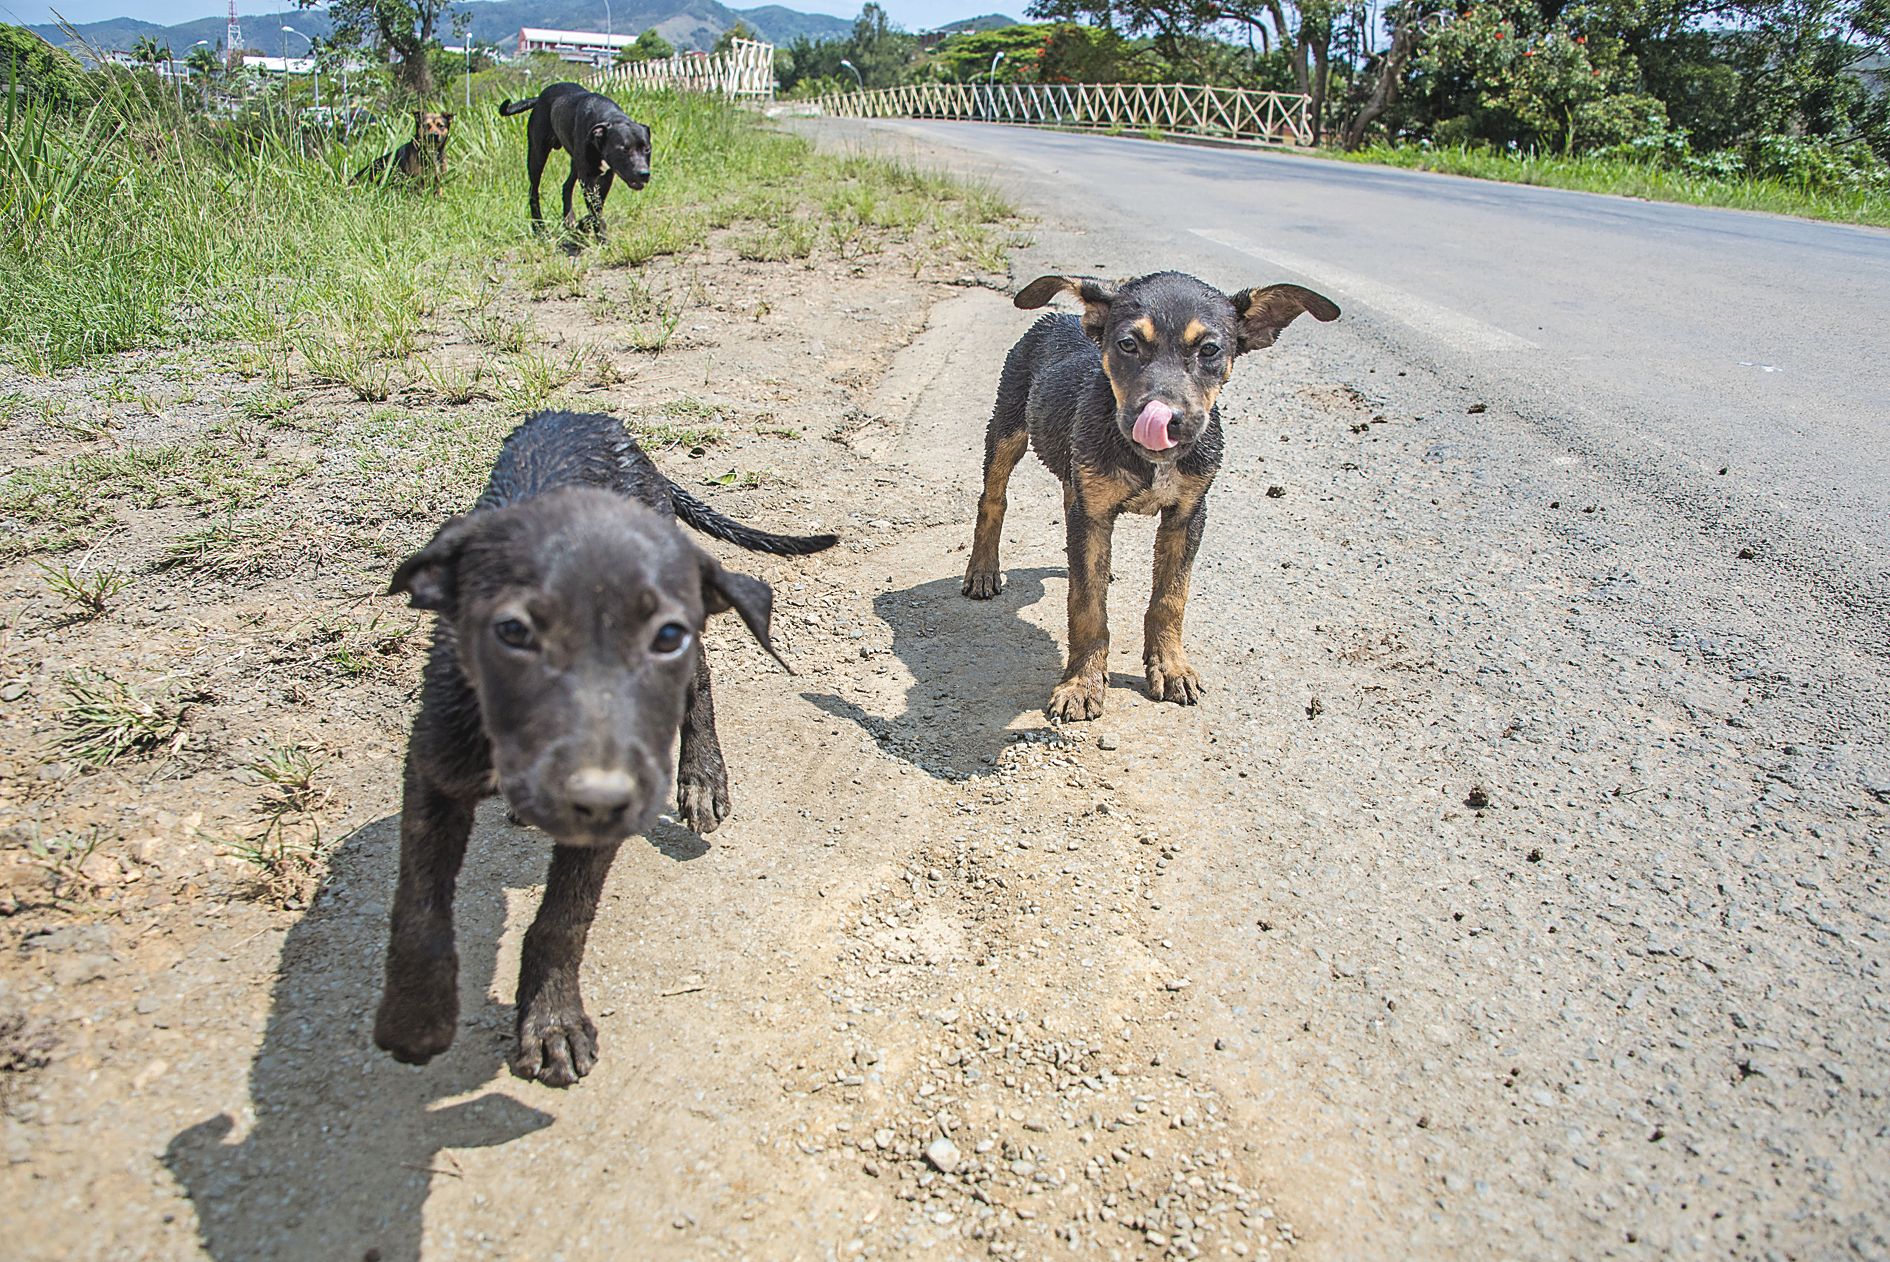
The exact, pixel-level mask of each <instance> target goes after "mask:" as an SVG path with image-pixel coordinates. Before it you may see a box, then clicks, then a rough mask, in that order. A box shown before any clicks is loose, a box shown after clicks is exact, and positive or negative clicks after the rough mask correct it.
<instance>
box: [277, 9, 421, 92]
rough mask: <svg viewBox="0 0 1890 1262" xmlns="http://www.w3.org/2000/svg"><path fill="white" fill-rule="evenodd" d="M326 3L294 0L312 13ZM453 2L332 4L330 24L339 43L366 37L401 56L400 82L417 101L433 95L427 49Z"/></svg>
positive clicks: (329, 16) (329, 14)
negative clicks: (436, 28) (375, 40)
mask: <svg viewBox="0 0 1890 1262" xmlns="http://www.w3.org/2000/svg"><path fill="white" fill-rule="evenodd" d="M321 3H323V0H295V7H296V8H298V9H312V8H315V7H316V6H317V5H319V4H321ZM450 3H451V0H333V3H330V4H328V7H327V12H328V20H329V21H330V22H331V23H332V24H333V26H334V28H335V35H336V36H337V37H338V38H337V40H336V42H337V43H344V44H345V43H349V42H358V41H360V40H361V39H362V38H363V37H364V36H372V37H375V38H377V39H378V40H379V41H380V44H381V46H382V47H383V48H386V49H388V50H389V51H390V52H393V53H397V54H398V55H399V56H400V82H401V84H402V85H403V86H404V87H405V88H406V89H407V90H408V91H409V92H411V93H412V94H413V95H414V96H416V97H427V96H431V95H432V94H433V69H432V66H431V65H430V64H429V62H428V59H427V47H428V45H430V44H432V43H433V42H434V38H433V30H434V28H435V27H436V26H438V25H439V22H440V17H441V15H442V14H444V13H445V12H446V9H447V6H448V5H449V4H450Z"/></svg>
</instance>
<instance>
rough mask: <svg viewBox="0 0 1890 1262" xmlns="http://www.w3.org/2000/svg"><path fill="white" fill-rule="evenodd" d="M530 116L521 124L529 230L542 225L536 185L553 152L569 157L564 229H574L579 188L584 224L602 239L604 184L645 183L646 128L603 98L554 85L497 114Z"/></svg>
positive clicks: (576, 86)
mask: <svg viewBox="0 0 1890 1262" xmlns="http://www.w3.org/2000/svg"><path fill="white" fill-rule="evenodd" d="M526 110H530V111H531V112H532V116H531V118H530V119H529V120H528V121H527V122H526V124H525V145H526V152H525V171H526V174H527V175H528V176H530V178H531V182H532V195H531V205H532V227H533V228H540V227H543V226H544V222H545V213H544V211H543V210H542V209H541V208H540V206H539V203H538V181H539V179H540V178H541V177H542V176H543V175H544V173H545V163H546V161H547V160H549V159H550V157H551V151H552V150H553V149H562V150H564V151H565V152H566V153H568V154H570V155H571V175H570V177H569V178H568V179H566V180H565V182H564V230H565V231H566V232H572V231H575V230H576V229H577V228H578V227H579V225H578V223H577V222H576V221H575V220H574V219H573V218H572V216H571V188H572V186H573V185H575V184H578V183H580V182H581V183H582V184H583V185H584V204H585V205H586V206H588V207H590V212H591V213H590V214H588V215H586V216H585V217H584V225H583V226H585V227H587V228H588V229H589V230H590V231H591V232H592V233H593V234H594V235H595V236H596V237H597V239H598V240H599V241H602V240H603V239H604V199H605V198H606V197H608V196H610V182H611V179H612V178H613V177H615V176H622V177H623V182H624V183H626V184H628V185H629V186H630V187H631V188H642V187H643V186H644V185H645V184H648V183H649V182H650V129H649V128H647V127H645V126H644V125H643V124H642V123H639V122H637V121H636V120H635V119H633V118H631V117H630V116H629V115H628V114H626V113H624V112H623V107H621V106H620V105H618V104H617V103H616V102H615V101H613V100H611V99H610V98H609V97H607V96H603V95H601V94H599V93H596V92H592V91H591V90H589V89H588V88H586V87H584V86H583V85H581V84H576V83H554V84H552V85H551V86H550V87H548V88H546V89H545V90H544V91H543V92H540V93H539V94H538V95H537V96H534V97H531V98H529V99H527V100H523V101H506V102H504V103H503V104H501V105H500V106H499V113H501V114H508V115H509V114H523V113H524V112H525V111H526Z"/></svg>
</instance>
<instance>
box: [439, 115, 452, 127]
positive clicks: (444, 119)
mask: <svg viewBox="0 0 1890 1262" xmlns="http://www.w3.org/2000/svg"><path fill="white" fill-rule="evenodd" d="M440 121H442V122H444V123H445V124H446V125H447V126H448V127H451V126H452V125H453V116H452V115H451V114H442V115H440Z"/></svg>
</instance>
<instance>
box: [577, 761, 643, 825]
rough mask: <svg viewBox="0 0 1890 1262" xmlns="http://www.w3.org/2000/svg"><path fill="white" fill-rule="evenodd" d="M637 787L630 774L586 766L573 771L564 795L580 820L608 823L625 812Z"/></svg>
mask: <svg viewBox="0 0 1890 1262" xmlns="http://www.w3.org/2000/svg"><path fill="white" fill-rule="evenodd" d="M636 788H637V782H636V781H635V780H633V779H631V777H630V773H629V772H626V771H605V770H603V769H602V768H600V767H586V768H585V769H584V770H582V771H574V772H572V773H571V776H570V778H569V779H567V780H566V781H565V782H564V796H565V800H566V801H568V802H570V803H571V809H572V810H574V811H576V812H577V814H578V815H579V817H580V818H583V819H586V820H590V821H592V822H593V823H609V822H610V821H612V820H614V819H616V818H617V817H618V816H620V815H622V814H623V813H624V810H625V809H626V808H627V807H628V806H629V805H630V799H631V797H632V796H634V795H635V793H636Z"/></svg>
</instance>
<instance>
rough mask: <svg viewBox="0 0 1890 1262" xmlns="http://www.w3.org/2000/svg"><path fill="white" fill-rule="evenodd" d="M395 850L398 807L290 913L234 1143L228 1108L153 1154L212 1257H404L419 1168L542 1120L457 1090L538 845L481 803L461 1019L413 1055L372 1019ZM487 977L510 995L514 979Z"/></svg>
mask: <svg viewBox="0 0 1890 1262" xmlns="http://www.w3.org/2000/svg"><path fill="white" fill-rule="evenodd" d="M651 842H652V843H653V844H655V845H656V846H657V848H658V849H659V850H661V851H663V853H665V854H666V855H669V857H671V858H672V859H675V860H677V861H684V860H687V859H689V858H693V857H695V856H696V855H698V854H700V853H701V852H702V849H701V844H700V841H699V839H696V838H695V837H694V835H693V834H690V833H688V832H687V830H684V829H680V828H674V827H671V826H668V825H662V826H659V828H658V829H657V830H656V832H655V833H653V834H652V836H651ZM690 843H694V844H690ZM399 849H400V819H399V816H397V815H396V816H390V817H388V818H386V819H383V820H380V821H378V822H376V823H373V824H369V825H367V826H366V827H364V828H362V829H360V830H358V831H357V832H355V833H354V834H352V835H351V836H350V837H348V839H347V840H346V841H344V842H343V843H342V845H341V847H340V848H339V849H338V850H337V851H336V853H335V855H334V857H333V859H332V861H331V863H330V866H329V874H328V877H327V879H326V880H325V881H324V882H323V885H322V888H321V889H320V890H319V891H318V892H317V894H316V896H315V898H314V899H313V900H312V902H311V904H310V907H309V910H308V911H307V912H306V913H305V914H304V915H303V917H302V919H301V920H300V921H298V922H297V923H296V924H295V926H294V927H293V928H291V929H290V930H289V933H288V937H287V938H286V939H285V940H284V942H283V945H282V954H281V962H280V965H279V967H278V971H277V975H276V982H275V990H274V994H273V996H272V1003H271V1008H270V1013H269V1021H268V1026H267V1028H266V1030H265V1032H264V1035H263V1041H262V1046H261V1049H260V1050H259V1051H258V1052H257V1054H256V1058H255V1060H254V1062H253V1063H252V1065H251V1066H250V1079H249V1089H250V1101H251V1108H252V1112H253V1115H254V1120H253V1121H252V1122H251V1123H250V1125H249V1127H248V1132H247V1134H245V1135H244V1136H243V1138H242V1139H241V1140H240V1141H235V1142H232V1141H231V1139H230V1136H231V1135H232V1134H233V1133H236V1132H237V1131H238V1130H239V1129H240V1128H239V1126H238V1124H237V1121H236V1119H234V1118H232V1117H231V1116H230V1115H229V1114H227V1113H225V1114H221V1115H219V1116H217V1117H213V1118H210V1119H208V1120H206V1121H203V1122H200V1123H198V1124H197V1125H195V1126H192V1127H190V1128H189V1129H187V1130H185V1131H183V1132H182V1133H180V1134H179V1135H177V1137H176V1138H174V1139H173V1140H172V1141H171V1143H170V1145H169V1147H168V1148H167V1149H166V1151H165V1153H164V1163H165V1165H167V1166H168V1167H169V1168H170V1170H171V1173H172V1174H173V1175H174V1176H175V1177H176V1178H177V1180H178V1182H179V1183H180V1184H181V1185H182V1186H183V1187H184V1189H185V1190H186V1192H187V1194H188V1195H189V1197H190V1200H191V1203H192V1204H193V1205H194V1206H195V1208H196V1213H197V1220H198V1225H199V1230H200V1231H201V1233H202V1239H203V1244H204V1247H205V1249H206V1250H207V1252H208V1253H209V1255H210V1256H211V1257H213V1258H216V1259H218V1262H238V1260H239V1259H242V1260H245V1262H247V1260H250V1259H256V1258H297V1259H300V1258H308V1259H317V1258H319V1259H324V1260H328V1262H332V1260H334V1259H346V1260H348V1262H357V1260H360V1259H378V1260H379V1262H415V1260H416V1259H418V1258H419V1257H420V1240H421V1231H422V1225H423V1223H422V1219H423V1212H424V1209H425V1206H426V1200H427V1195H428V1192H429V1191H430V1189H431V1186H432V1183H433V1180H434V1179H435V1178H436V1177H438V1178H449V1179H450V1178H455V1177H458V1175H459V1171H458V1170H457V1168H456V1165H455V1163H454V1160H453V1157H452V1152H451V1150H453V1149H461V1148H485V1147H492V1146H494V1145H498V1144H505V1143H510V1142H511V1141H513V1140H515V1139H518V1138H520V1137H522V1136H524V1135H528V1134H530V1133H532V1132H533V1131H536V1130H540V1129H542V1128H544V1127H546V1126H549V1125H551V1123H552V1120H553V1119H552V1118H551V1116H550V1115H549V1114H546V1113H543V1112H540V1111H539V1110H537V1109H534V1108H531V1107H529V1106H527V1105H525V1104H523V1103H521V1102H520V1101H519V1100H517V1099H515V1098H514V1097H513V1096H511V1095H509V1094H507V1093H506V1092H505V1091H504V1090H488V1091H485V1092H484V1093H483V1094H479V1095H473V1096H472V1098H470V1099H461V1098H460V1097H464V1096H468V1095H471V1093H473V1092H475V1091H479V1090H480V1089H481V1088H483V1087H485V1086H486V1085H487V1084H488V1083H490V1082H491V1081H492V1079H493V1075H494V1073H495V1072H499V1071H500V1069H501V1066H502V1065H503V1063H504V1058H505V1054H506V1052H507V1051H508V1050H509V1049H510V1046H511V1038H512V1023H513V1019H514V1018H513V1012H512V1007H511V1005H510V1004H509V1003H507V1004H499V1003H494V1002H493V1001H492V1000H491V999H490V998H489V997H488V992H489V991H490V990H491V989H492V988H493V987H492V982H493V971H494V961H495V957H496V955H497V951H498V944H499V938H500V935H501V933H502V932H503V931H504V928H505V917H506V902H505V892H506V891H507V890H508V889H523V888H528V887H531V886H535V885H536V884H537V883H539V882H540V881H542V880H543V879H544V874H545V867H546V864H547V863H548V862H549V860H550V852H551V847H550V846H549V845H548V844H547V843H546V840H545V838H544V837H542V836H540V835H539V834H537V833H534V832H529V831H526V830H523V829H518V828H513V827H509V826H507V825H506V824H505V823H504V810H503V806H502V805H501V804H499V803H497V802H487V803H485V804H483V805H482V806H481V808H480V811H479V816H478V823H477V824H476V825H475V827H474V830H473V839H472V845H471V847H470V848H469V850H468V852H467V856H466V869H465V872H464V874H463V875H462V877H461V879H460V892H459V898H458V901H457V904H456V909H457V918H458V923H459V948H460V1009H461V1018H460V1020H461V1025H460V1031H459V1035H458V1037H457V1038H456V1039H455V1040H454V1042H453V1046H452V1047H451V1048H450V1049H449V1050H448V1051H447V1052H446V1053H445V1054H443V1055H441V1056H439V1057H436V1058H435V1059H434V1061H433V1062H432V1063H431V1064H429V1065H426V1066H424V1067H419V1068H415V1067H411V1066H406V1065H400V1064H397V1063H395V1061H394V1060H393V1059H392V1058H390V1057H388V1056H387V1055H386V1054H384V1053H383V1052H381V1051H380V1050H379V1049H377V1048H376V1047H375V1046H374V1043H373V1039H372V1035H371V1025H372V1022H373V1016H374V1008H375V1005H376V1004H377V1003H378V1002H379V1000H380V986H381V953H382V951H383V950H384V949H385V947H386V942H387V912H388V904H389V901H390V899H391V897H392V894H393V889H394V876H395V871H396V867H397V864H398V857H399ZM498 990H499V992H500V993H501V994H507V995H509V994H510V993H511V990H512V979H510V978H505V979H502V981H501V984H500V985H499V986H498ZM211 1002H214V1001H211ZM517 1086H518V1089H519V1090H520V1091H521V1092H524V1091H530V1090H534V1089H533V1088H529V1087H526V1086H525V1085H524V1084H522V1083H521V1084H517Z"/></svg>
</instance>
